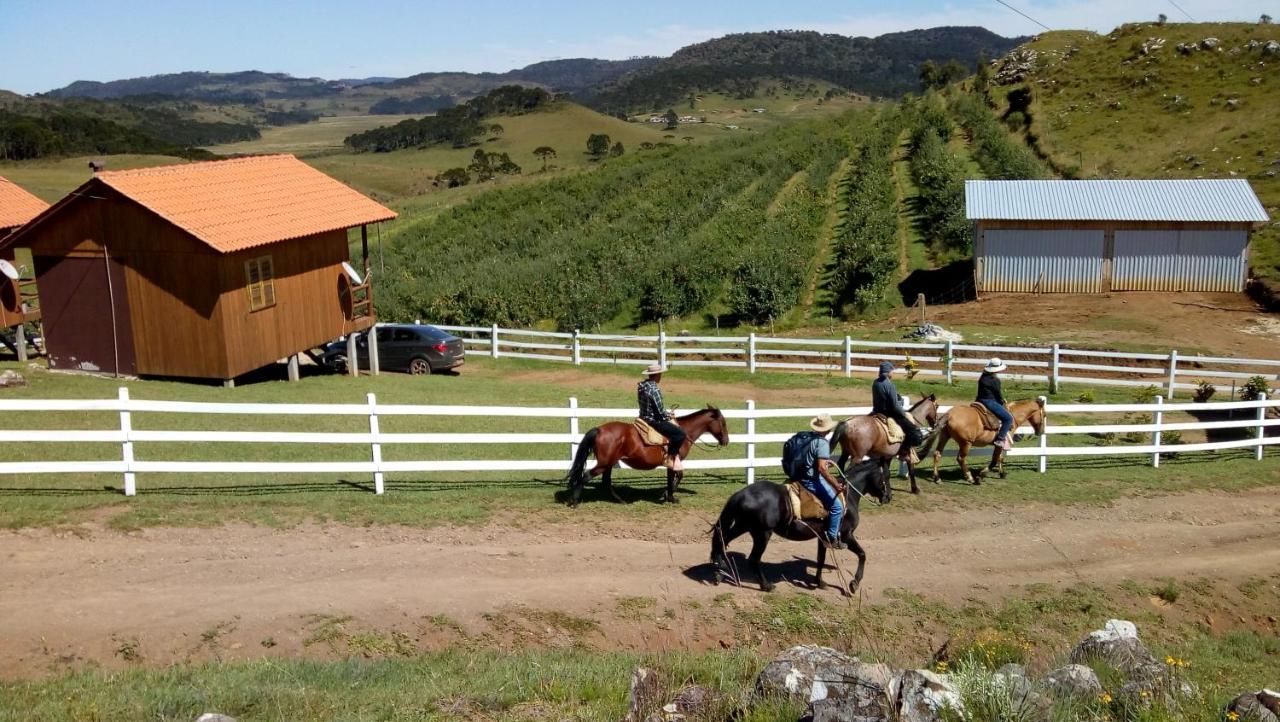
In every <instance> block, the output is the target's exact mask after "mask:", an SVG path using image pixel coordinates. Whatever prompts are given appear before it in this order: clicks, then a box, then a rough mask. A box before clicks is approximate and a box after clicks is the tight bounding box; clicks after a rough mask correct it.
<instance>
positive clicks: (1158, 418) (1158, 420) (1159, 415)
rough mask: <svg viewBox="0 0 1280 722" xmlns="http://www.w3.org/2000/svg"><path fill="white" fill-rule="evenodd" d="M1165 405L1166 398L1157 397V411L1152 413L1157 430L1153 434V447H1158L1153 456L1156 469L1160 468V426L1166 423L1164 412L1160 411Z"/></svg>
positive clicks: (1153, 464) (1152, 421)
mask: <svg viewBox="0 0 1280 722" xmlns="http://www.w3.org/2000/svg"><path fill="white" fill-rule="evenodd" d="M1162 405H1164V397H1162V396H1157V397H1156V409H1155V410H1154V411H1153V412H1152V413H1151V423H1153V424H1155V425H1156V430H1155V431H1153V432H1151V445H1152V446H1154V447H1156V450H1155V453H1153V454H1152V455H1151V466H1153V467H1154V468H1156V469H1159V468H1160V425H1161V424H1163V423H1164V412H1163V411H1161V410H1160V406H1162Z"/></svg>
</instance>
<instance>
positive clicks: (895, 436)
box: [871, 414, 907, 444]
mask: <svg viewBox="0 0 1280 722" xmlns="http://www.w3.org/2000/svg"><path fill="white" fill-rule="evenodd" d="M871 418H873V419H875V420H876V423H878V424H880V426H881V428H883V429H884V435H885V436H886V437H887V438H888V439H889V443H890V444H900V443H902V440H903V439H905V438H907V434H906V432H905V431H903V430H902V426H900V425H899V424H898V422H897V421H894V420H893V419H891V418H889V417H888V416H885V415H884V414H872V415H871Z"/></svg>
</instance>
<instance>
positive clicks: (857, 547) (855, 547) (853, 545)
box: [849, 534, 867, 594]
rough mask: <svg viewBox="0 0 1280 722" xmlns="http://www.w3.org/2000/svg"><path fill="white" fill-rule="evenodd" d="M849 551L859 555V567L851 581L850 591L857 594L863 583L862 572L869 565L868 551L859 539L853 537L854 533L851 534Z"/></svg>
mask: <svg viewBox="0 0 1280 722" xmlns="http://www.w3.org/2000/svg"><path fill="white" fill-rule="evenodd" d="M849 551H851V552H853V553H854V554H856V555H858V569H857V571H855V572H854V573H853V581H851V582H849V593H850V594H857V593H858V587H859V586H860V585H861V584H862V572H863V571H864V570H865V569H866V567H867V552H866V550H865V549H863V548H862V545H861V544H859V543H858V540H857V539H855V538H853V534H850V535H849Z"/></svg>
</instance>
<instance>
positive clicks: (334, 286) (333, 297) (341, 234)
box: [219, 230, 373, 375]
mask: <svg viewBox="0 0 1280 722" xmlns="http://www.w3.org/2000/svg"><path fill="white" fill-rule="evenodd" d="M266 255H270V256H271V265H272V271H273V275H274V278H273V280H272V284H273V287H274V291H275V304H274V305H272V306H268V307H267V308H263V309H259V310H257V311H251V310H249V292H248V278H246V276H245V263H246V262H247V261H249V260H251V259H256V258H260V257H262V256H266ZM349 258H350V252H349V251H348V246H347V232H346V231H345V230H341V231H331V232H329V233H322V234H319V235H315V236H310V237H307V238H298V239H294V240H292V241H284V242H281V243H273V244H270V245H267V246H260V247H257V248H250V249H246V250H244V251H239V252H237V253H231V254H228V255H226V256H223V257H222V258H221V263H220V265H219V274H220V279H221V286H222V289H223V290H222V302H221V304H220V308H221V314H222V324H223V327H224V328H225V329H226V351H225V353H226V359H227V365H228V369H229V370H230V372H231V373H232V374H233V375H239V374H242V373H245V372H247V371H252V370H253V369H256V368H259V367H261V366H265V365H266V364H269V363H272V362H273V361H276V360H278V359H281V358H284V357H286V356H290V355H292V354H295V353H298V352H299V351H302V350H304V349H309V348H315V347H316V346H319V345H320V344H323V343H325V342H327V341H331V340H333V339H335V338H337V337H339V336H342V335H345V334H347V333H350V332H352V331H360V330H363V329H366V328H368V327H369V326H371V325H373V319H361V320H360V321H358V322H352V321H349V320H347V317H346V314H345V313H344V311H343V308H342V304H341V300H340V294H339V283H340V282H341V281H340V279H342V278H343V277H344V273H343V270H342V262H343V261H346V260H349Z"/></svg>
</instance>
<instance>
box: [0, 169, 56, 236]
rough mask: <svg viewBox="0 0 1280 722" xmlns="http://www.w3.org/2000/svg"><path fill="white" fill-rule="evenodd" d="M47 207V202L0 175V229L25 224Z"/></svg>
mask: <svg viewBox="0 0 1280 722" xmlns="http://www.w3.org/2000/svg"><path fill="white" fill-rule="evenodd" d="M48 207H49V204H48V203H45V202H44V201H42V200H40V199H39V198H36V197H35V196H33V195H31V194H30V193H28V192H27V191H26V190H24V189H23V188H22V187H20V186H19V185H18V184H16V183H14V182H13V181H11V180H8V179H7V178H5V177H3V176H0V231H2V230H4V229H6V228H16V227H18V226H21V225H23V224H25V223H27V222H28V221H30V220H31V219H32V218H35V217H36V216H38V215H40V214H41V213H42V212H44V209H46V208H48Z"/></svg>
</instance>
